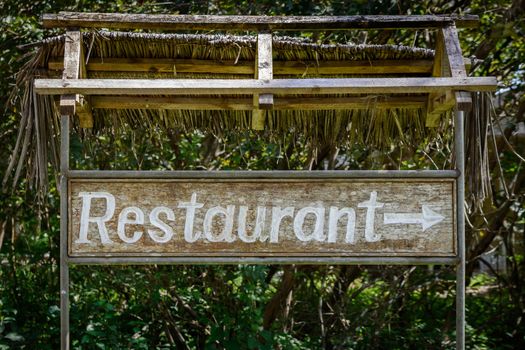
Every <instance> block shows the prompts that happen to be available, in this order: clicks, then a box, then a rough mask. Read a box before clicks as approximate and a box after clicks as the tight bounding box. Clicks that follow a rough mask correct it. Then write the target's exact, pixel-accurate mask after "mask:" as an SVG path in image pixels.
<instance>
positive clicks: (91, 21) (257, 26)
mask: <svg viewBox="0 0 525 350" xmlns="http://www.w3.org/2000/svg"><path fill="white" fill-rule="evenodd" d="M454 23H455V24H456V26H458V27H476V26H478V25H479V18H478V17H477V16H472V15H467V16H443V15H421V16H391V15H390V16H389V15H384V16H210V15H151V14H125V13H88V12H60V13H58V14H44V15H43V16H42V24H43V26H44V27H45V28H57V27H63V28H64V27H65V28H71V27H80V28H111V29H135V28H143V29H169V30H226V31H246V30H251V31H261V30H326V29H333V30H338V29H339V30H345V29H374V28H382V29H400V28H413V29H417V28H440V27H444V26H448V25H450V24H454Z"/></svg>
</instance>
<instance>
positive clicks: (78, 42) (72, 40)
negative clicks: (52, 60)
mask: <svg viewBox="0 0 525 350" xmlns="http://www.w3.org/2000/svg"><path fill="white" fill-rule="evenodd" d="M81 55H82V33H80V31H78V30H77V31H68V32H66V41H65V44H64V71H63V73H62V79H78V77H79V74H80V62H81ZM77 98H78V96H77V95H75V94H63V96H61V98H60V113H61V114H62V115H71V116H72V115H74V114H75V110H76V103H77Z"/></svg>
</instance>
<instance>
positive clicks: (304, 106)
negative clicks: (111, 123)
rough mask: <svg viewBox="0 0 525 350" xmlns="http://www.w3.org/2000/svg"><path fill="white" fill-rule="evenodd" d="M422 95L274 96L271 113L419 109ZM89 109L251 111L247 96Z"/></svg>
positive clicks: (120, 100)
mask: <svg viewBox="0 0 525 350" xmlns="http://www.w3.org/2000/svg"><path fill="white" fill-rule="evenodd" d="M425 103H426V97H425V96H386V97H381V98H376V99H374V98H370V97H307V98H303V97H281V96H276V97H275V100H274V107H273V109H274V110H345V109H370V108H374V109H390V108H407V109H421V108H424V106H425ZM91 104H92V108H101V109H166V110H230V111H250V110H253V103H252V99H251V98H249V97H230V98H228V97H208V96H205V97H200V96H195V97H178V96H177V97H141V98H136V97H135V96H91Z"/></svg>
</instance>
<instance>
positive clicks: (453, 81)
mask: <svg viewBox="0 0 525 350" xmlns="http://www.w3.org/2000/svg"><path fill="white" fill-rule="evenodd" d="M496 88H497V80H496V78H495V77H464V78H334V79H325V78H319V79H273V80H269V81H265V80H257V79H157V80H155V79H84V80H62V79H35V91H36V92H37V93H38V94H42V95H60V94H78V93H79V94H85V95H215V94H216V95H234V94H250V95H253V94H261V93H262V94H264V93H273V94H374V93H376V94H389V93H404V94H410V93H429V92H440V91H443V92H444V91H447V90H462V91H495V90H496Z"/></svg>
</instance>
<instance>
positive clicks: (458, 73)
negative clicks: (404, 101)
mask: <svg viewBox="0 0 525 350" xmlns="http://www.w3.org/2000/svg"><path fill="white" fill-rule="evenodd" d="M432 76H433V77H452V78H465V77H467V72H466V69H465V62H464V60H463V55H462V52H461V47H460V45H459V38H458V33H457V29H456V27H455V26H454V25H451V26H448V27H445V28H441V29H439V30H438V32H437V38H436V53H435V58H434V66H433V69H432ZM471 104H472V99H471V97H470V94H468V93H465V92H462V91H456V92H453V91H452V90H448V91H445V92H444V93H439V92H438V93H430V94H429V97H428V102H427V120H426V126H427V127H436V126H437V125H438V123H439V118H440V116H441V114H443V113H444V112H446V111H449V110H451V109H452V108H454V106H456V107H458V108H460V109H461V110H468V109H470V106H471Z"/></svg>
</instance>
